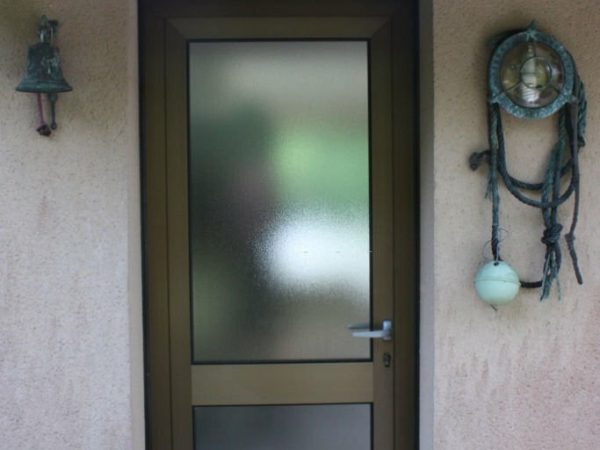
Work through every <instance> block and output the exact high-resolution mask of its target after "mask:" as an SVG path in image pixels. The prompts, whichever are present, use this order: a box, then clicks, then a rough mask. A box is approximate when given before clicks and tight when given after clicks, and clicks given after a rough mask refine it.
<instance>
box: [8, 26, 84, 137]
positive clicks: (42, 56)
mask: <svg viewBox="0 0 600 450" xmlns="http://www.w3.org/2000/svg"><path fill="white" fill-rule="evenodd" d="M57 29H58V21H56V20H48V19H47V18H46V16H42V19H41V21H40V25H39V27H38V35H39V39H40V42H38V43H37V44H35V45H32V46H30V47H29V51H28V53H27V71H26V73H25V75H24V76H23V79H22V80H21V82H20V83H19V85H18V86H17V91H19V92H32V93H35V94H37V96H38V109H39V115H40V126H39V127H38V132H39V133H40V134H42V135H45V136H49V135H50V129H48V125H47V124H46V122H45V121H44V118H43V116H44V114H43V110H42V102H41V95H42V94H46V95H47V96H48V101H49V102H50V109H51V116H52V122H51V124H50V128H52V129H53V130H54V129H56V119H55V115H56V114H55V107H56V101H57V100H58V95H57V94H58V93H60V92H69V91H71V90H73V88H72V87H71V86H70V85H69V83H67V82H66V81H65V79H64V77H63V74H62V70H61V68H60V55H59V51H58V48H57V47H55V46H53V45H52V43H53V41H54V38H55V36H56V31H57Z"/></svg>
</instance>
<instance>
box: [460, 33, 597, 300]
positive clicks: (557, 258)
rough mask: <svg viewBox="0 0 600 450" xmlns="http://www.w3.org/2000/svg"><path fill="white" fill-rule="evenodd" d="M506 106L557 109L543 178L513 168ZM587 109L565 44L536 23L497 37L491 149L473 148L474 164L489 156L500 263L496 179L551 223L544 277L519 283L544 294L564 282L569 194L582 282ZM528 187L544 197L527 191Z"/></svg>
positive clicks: (521, 110) (542, 111)
mask: <svg viewBox="0 0 600 450" xmlns="http://www.w3.org/2000/svg"><path fill="white" fill-rule="evenodd" d="M500 108H502V109H503V110H505V111H506V112H507V113H509V114H511V115H513V116H515V117H518V118H523V119H542V118H545V117H549V116H550V115H552V114H554V113H558V120H557V124H558V138H557V141H556V143H555V145H554V147H553V148H552V151H551V154H550V157H549V159H548V165H547V167H546V171H545V175H544V179H543V180H541V181H540V182H536V183H532V182H529V181H523V180H519V179H517V178H515V177H514V176H512V175H511V174H510V173H509V170H508V167H507V163H506V149H505V141H504V130H503V126H502V114H501V110H500ZM586 109H587V100H586V97H585V90H584V86H583V83H582V82H581V80H580V78H579V75H578V73H577V71H576V68H575V63H574V62H573V58H572V57H571V55H570V54H569V52H568V51H567V50H566V49H565V48H564V46H563V45H562V44H561V43H560V42H558V41H557V40H556V39H554V38H553V37H552V36H550V35H548V34H546V33H542V32H540V31H538V30H537V28H536V26H535V23H534V22H532V23H531V25H530V26H529V27H528V28H527V29H525V30H521V31H517V32H515V33H510V34H507V35H504V36H502V37H501V38H500V39H497V40H496V44H495V47H494V49H493V52H492V56H491V59H490V63H489V67H488V142H489V149H488V150H485V151H482V152H476V153H473V154H472V155H471V156H470V158H469V164H470V166H471V169H473V170H476V169H477V168H478V167H479V166H480V165H481V163H482V162H483V161H486V162H488V163H489V170H488V186H487V193H486V196H488V197H491V199H492V239H491V247H492V254H493V258H494V261H496V262H499V261H500V262H501V261H502V257H501V255H500V248H499V242H500V240H499V231H500V209H499V208H500V195H499V189H498V178H501V179H502V181H503V182H504V185H505V186H506V188H507V189H508V191H509V192H510V193H511V194H512V195H514V196H515V197H516V198H517V199H518V200H519V201H521V202H523V203H525V204H526V205H529V206H533V207H535V208H539V209H540V210H541V212H542V219H543V222H544V227H545V229H544V232H543V235H542V239H541V240H542V243H543V244H544V245H545V246H546V254H545V257H544V264H543V270H542V277H541V280H539V281H523V280H521V281H520V285H521V287H524V288H541V296H540V297H541V299H545V298H547V297H548V296H549V294H550V289H551V287H552V284H553V283H554V281H556V282H557V284H558V279H557V278H558V273H559V271H560V267H561V263H562V251H561V247H560V237H561V232H562V229H563V226H562V224H561V223H560V222H559V216H558V207H559V206H560V205H562V204H563V203H565V202H566V201H567V200H568V199H569V198H571V196H573V197H574V206H573V215H572V218H571V225H570V228H569V231H568V232H567V233H566V234H565V240H566V243H567V248H568V251H569V255H570V257H571V261H572V263H573V269H574V272H575V276H576V278H577V282H578V283H579V284H583V278H582V276H581V271H580V270H579V264H578V261H577V253H576V252H575V245H574V242H575V228H576V226H577V221H578V217H579V184H580V183H579V182H580V169H579V151H580V149H581V148H582V147H583V146H584V145H585V138H584V135H585V127H586V120H585V119H586ZM567 177H570V178H569V180H568V182H567V183H564V184H566V187H564V188H563V186H562V185H563V178H567ZM524 191H529V192H533V193H537V194H538V195H537V196H535V197H534V196H531V195H526V194H525V193H524ZM484 267H485V266H484ZM511 270H512V269H511ZM478 276H479V275H478ZM559 288H560V285H559ZM478 293H479V290H478ZM515 295H516V294H515ZM559 295H560V289H559Z"/></svg>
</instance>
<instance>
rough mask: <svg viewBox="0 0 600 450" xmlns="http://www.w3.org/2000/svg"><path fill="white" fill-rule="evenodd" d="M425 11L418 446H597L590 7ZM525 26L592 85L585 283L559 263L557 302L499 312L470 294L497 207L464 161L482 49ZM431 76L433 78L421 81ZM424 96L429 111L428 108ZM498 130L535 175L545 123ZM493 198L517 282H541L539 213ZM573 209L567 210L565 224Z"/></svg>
mask: <svg viewBox="0 0 600 450" xmlns="http://www.w3.org/2000/svg"><path fill="white" fill-rule="evenodd" d="M429 3H430V2H429ZM428 6H431V4H429V5H427V4H425V5H424V7H423V11H422V12H423V13H424V14H423V16H422V23H423V34H424V37H425V39H424V40H423V46H424V47H423V52H424V55H422V56H423V58H422V64H423V71H424V72H423V73H424V76H425V78H424V79H423V81H424V86H423V93H424V94H425V95H424V97H423V102H424V104H423V105H422V106H423V111H424V112H425V114H424V116H423V120H424V122H423V126H424V128H425V127H429V128H430V129H431V130H432V131H433V134H432V135H431V133H424V142H423V151H424V154H423V158H422V160H423V163H424V167H423V172H422V174H423V179H422V183H423V193H424V197H423V202H424V203H423V208H424V210H425V211H426V212H425V213H424V214H423V217H424V218H425V219H427V220H428V222H425V223H423V241H424V242H423V244H422V250H423V252H424V253H423V257H424V259H423V269H422V270H423V286H422V293H423V298H422V302H423V306H422V308H423V309H422V313H423V325H424V326H423V329H422V333H424V336H423V343H424V347H423V352H424V356H423V361H422V364H423V367H428V369H426V370H425V372H422V380H423V381H424V384H423V386H422V390H423V391H422V400H423V411H424V413H423V416H422V425H423V426H424V427H425V429H424V430H422V440H423V444H424V445H423V448H426V449H429V448H431V447H432V446H434V447H435V449H436V450H441V449H456V450H471V449H473V450H482V449H485V450H488V449H489V450H492V449H511V450H512V449H523V450H525V449H527V450H530V449H544V450H551V449H556V450H559V449H560V450H566V449H568V450H578V449H590V450H591V449H598V448H600V376H599V374H600V326H599V323H600V253H599V252H598V245H599V243H600V229H599V228H598V226H597V221H598V217H600V202H598V196H599V195H600V185H598V179H599V177H600V152H599V147H600V120H599V119H600V108H599V105H600V82H599V81H598V80H599V75H600V58H598V49H599V48H600V8H598V6H599V5H598V2H597V1H596V0H585V1H584V0H553V1H548V0H528V1H524V0H502V1H481V0H433V7H432V8H431V11H430V12H431V13H432V15H431V14H429V15H428V14H427V9H428ZM532 18H535V19H537V21H538V25H539V27H540V28H541V29H543V30H546V31H549V32H551V33H552V34H554V35H555V36H556V37H558V38H559V39H560V40H561V41H562V42H563V43H564V44H565V45H566V47H567V48H568V49H569V50H570V51H571V53H572V54H573V56H574V58H575V61H576V62H577V65H578V69H579V72H580V74H581V77H582V78H583V80H584V82H586V85H587V90H588V100H589V109H588V134H587V137H588V139H587V141H588V145H587V147H586V148H585V150H584V152H583V153H582V157H581V161H582V162H581V164H582V169H583V176H582V183H583V187H582V199H581V207H582V214H581V222H580V225H579V228H578V240H577V242H576V244H577V249H578V252H579V260H580V263H581V268H582V271H583V274H584V279H585V285H584V286H582V287H580V286H578V285H577V284H576V282H575V279H574V276H573V272H572V268H571V263H570V261H569V259H568V258H566V259H565V261H564V265H563V269H562V271H561V282H562V289H563V291H562V292H563V295H562V301H559V300H558V299H557V298H556V295H554V296H553V297H552V298H551V299H549V300H547V301H545V302H543V303H540V302H539V301H538V292H523V293H522V294H520V295H519V297H518V299H517V300H516V301H515V302H514V303H512V304H511V305H509V306H505V307H502V308H500V310H499V311H498V312H494V311H493V310H492V309H491V308H490V307H489V306H486V305H484V304H483V303H482V302H480V301H478V300H477V298H476V297H475V294H474V291H473V288H472V277H473V274H474V273H475V271H476V269H477V266H478V264H480V262H481V261H482V248H483V245H484V243H485V242H486V241H487V240H488V239H489V232H490V231H489V227H490V220H491V205H490V203H489V202H488V201H486V200H484V199H483V194H484V189H485V186H484V184H485V174H484V172H485V171H484V170H481V171H480V172H478V173H472V172H471V171H470V170H469V168H468V167H467V157H468V155H469V154H470V153H471V152H472V151H475V150H480V149H484V148H486V133H487V131H486V130H487V128H486V104H485V87H486V64H487V59H488V54H489V53H488V52H489V50H488V48H486V41H487V39H488V38H489V37H491V36H493V35H494V34H496V33H498V32H501V31H503V30H510V29H514V28H518V27H524V26H526V25H527V24H528V22H529V21H530V20H531V19H532ZM431 30H432V35H431V37H432V41H431V42H428V40H427V37H428V31H431ZM432 49H433V50H432ZM428 55H430V56H432V59H431V58H428ZM431 64H433V67H431ZM432 68H433V70H431V69H432ZM428 73H433V77H432V79H431V80H430V81H429V84H427V83H428V80H427V74H428ZM432 84H433V86H432ZM431 101H433V110H432V113H431V114H427V111H428V109H427V108H428V102H431ZM505 131H506V133H507V152H508V154H509V157H508V159H509V165H510V168H511V170H512V171H514V173H515V174H517V175H519V176H522V177H529V178H530V179H532V178H537V177H539V176H540V175H541V174H542V171H543V166H544V164H545V158H546V155H547V154H548V152H549V149H550V148H549V146H550V144H551V142H552V141H553V140H554V138H555V136H554V134H553V133H554V128H553V122H552V120H545V121H542V122H529V123H526V122H523V121H517V120H509V119H507V120H506V130H505ZM431 137H432V138H433V140H432V142H429V140H430V139H431ZM501 196H502V207H501V209H502V211H501V225H502V227H503V228H505V229H507V230H508V232H509V236H508V239H507V240H506V241H505V242H504V245H503V257H504V258H505V259H506V260H507V261H508V262H509V263H511V264H512V265H513V266H514V267H515V268H516V270H517V271H518V272H519V273H520V274H521V276H523V277H525V278H529V279H533V278H536V277H538V276H539V274H540V271H541V263H542V258H543V252H544V248H543V246H542V244H541V243H540V241H539V240H540V237H541V233H542V225H541V218H540V215H539V212H538V211H535V210H533V209H532V208H529V207H526V206H522V205H521V204H519V203H518V202H517V201H516V200H515V199H513V198H512V197H510V196H509V194H508V193H507V192H506V191H505V190H504V189H503V190H502V191H501ZM429 210H432V212H431V213H429V212H427V211H429ZM569 210H570V206H569V207H567V208H566V209H565V210H564V211H562V213H561V214H562V215H561V218H562V222H563V223H564V224H565V225H567V224H568V223H569V215H568V212H569ZM432 220H433V224H432V223H430V222H431V221H432ZM563 248H564V240H563ZM431 334H432V336H433V339H432V340H431V342H430V337H431V336H430V335H431ZM433 346H435V352H433V348H432V347H433ZM428 389H432V391H431V392H428V391H427V390H428ZM428 413H431V415H429V416H428ZM428 426H429V428H428V429H427V427H428Z"/></svg>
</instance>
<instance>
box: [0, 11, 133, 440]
mask: <svg viewBox="0 0 600 450" xmlns="http://www.w3.org/2000/svg"><path fill="white" fill-rule="evenodd" d="M42 14H46V15H48V16H49V17H50V18H56V19H58V20H60V22H61V27H60V30H59V34H58V44H59V46H60V48H61V55H62V58H63V69H64V74H65V77H66V78H67V79H68V81H69V82H70V83H71V84H72V86H73V87H74V91H73V92H71V93H67V94H64V95H61V96H60V98H59V102H58V123H59V129H58V130H57V132H56V133H55V135H54V136H52V137H51V138H44V137H40V136H38V135H37V133H36V132H35V127H36V121H37V115H36V110H35V101H34V97H33V96H32V95H30V94H22V93H17V92H15V90H14V88H15V86H16V85H17V83H18V82H19V80H20V78H21V75H22V73H23V70H24V68H25V57H26V51H27V45H28V44H31V43H33V42H35V31H36V27H37V21H38V19H39V17H40V16H41V15H42ZM136 14H137V13H136V2H135V1H134V0H127V1H123V0H103V1H95V0H61V1H55V2H48V1H46V0H21V1H14V0H0V448H2V449H61V450H66V449H77V450H81V449H98V450H106V449H129V448H142V447H143V437H144V430H143V386H142V379H143V373H142V344H141V342H142V340H141V336H142V334H141V324H142V314H141V294H140V278H141V277H140V222H139V205H140V196H139V163H138V154H139V144H138V134H139V133H138V118H137V116H138V102H137V32H136V27H137V25H136Z"/></svg>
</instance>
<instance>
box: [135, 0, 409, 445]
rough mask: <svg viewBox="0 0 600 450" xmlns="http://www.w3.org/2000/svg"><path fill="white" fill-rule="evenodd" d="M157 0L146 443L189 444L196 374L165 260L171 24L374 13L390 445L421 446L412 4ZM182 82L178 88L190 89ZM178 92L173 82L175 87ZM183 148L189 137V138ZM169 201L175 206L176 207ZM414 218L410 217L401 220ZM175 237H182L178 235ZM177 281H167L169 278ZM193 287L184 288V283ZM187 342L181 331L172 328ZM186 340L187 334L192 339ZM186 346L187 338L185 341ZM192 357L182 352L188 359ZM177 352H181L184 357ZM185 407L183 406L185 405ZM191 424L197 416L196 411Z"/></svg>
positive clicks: (147, 184) (147, 65)
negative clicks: (386, 67)
mask: <svg viewBox="0 0 600 450" xmlns="http://www.w3.org/2000/svg"><path fill="white" fill-rule="evenodd" d="M161 3H165V2H161V1H160V0H146V1H144V0H141V2H140V7H141V11H140V19H141V27H140V32H141V56H142V57H141V79H142V83H141V85H142V89H141V97H142V98H141V106H142V110H141V113H142V121H141V123H142V149H143V150H142V154H143V167H142V170H143V177H142V178H143V201H144V208H143V227H144V327H145V348H146V350H145V361H146V362H145V367H146V370H145V373H146V380H145V381H146V430H147V442H148V448H152V449H170V448H184V447H185V446H187V444H185V445H182V444H181V443H178V442H176V441H175V440H174V438H173V436H177V435H179V433H180V432H181V430H179V431H178V430H177V427H181V428H182V429H183V428H186V427H187V428H189V425H190V424H187V423H185V421H183V422H182V421H181V420H178V421H173V420H172V413H173V410H174V409H177V408H178V405H175V404H172V401H173V400H172V398H173V396H172V392H171V380H172V379H174V378H176V379H177V383H178V384H182V385H189V384H190V374H189V371H188V373H184V371H177V370H175V371H174V370H173V368H177V367H182V366H184V365H185V363H187V364H188V365H189V361H186V362H185V363H184V362H183V361H178V360H177V358H178V356H177V355H176V354H172V353H171V352H170V346H171V344H172V343H170V340H171V339H173V335H172V333H171V332H170V326H169V324H170V323H171V322H172V321H176V320H179V319H181V318H177V317H174V316H176V315H177V314H180V312H179V311H177V310H172V309H170V308H169V301H168V300H169V296H170V295H171V294H170V289H171V290H172V289H173V286H176V285H178V283H173V281H174V280H176V279H177V273H176V272H175V271H173V270H170V268H169V265H168V264H167V261H168V257H169V245H170V244H169V239H170V237H171V239H172V237H173V236H174V233H173V231H174V230H169V227H168V222H167V217H168V209H169V207H172V202H174V201H177V199H176V197H174V196H173V195H169V192H168V189H167V188H166V187H167V179H168V172H169V171H170V170H173V169H174V168H173V167H169V166H168V165H167V164H166V145H167V140H172V139H174V138H175V139H177V138H176V137H174V136H173V135H172V134H170V135H169V136H167V132H168V131H167V130H168V129H171V130H172V129H174V128H175V127H176V126H174V124H171V127H169V126H168V121H169V115H168V114H167V108H168V102H167V101H166V98H165V91H166V89H165V86H166V83H167V82H168V78H167V76H166V70H165V67H166V60H167V58H168V55H166V45H167V40H168V39H170V38H169V36H171V38H172V36H173V24H174V22H177V23H179V27H181V24H182V23H185V20H183V21H182V20H181V19H182V18H189V17H197V18H206V19H208V18H226V17H229V18H235V17H244V18H257V17H272V18H277V17H280V18H281V17H285V18H286V19H285V20H293V17H304V18H306V17H314V18H315V19H314V20H316V21H325V23H326V21H327V20H330V19H331V18H333V17H338V18H342V17H343V18H345V19H347V20H351V19H349V18H352V17H354V18H356V19H357V21H356V23H357V24H360V23H367V22H369V21H368V20H366V19H369V18H373V19H376V20H377V21H382V20H383V21H384V22H385V23H386V24H387V25H386V26H389V28H390V30H391V41H392V55H391V66H392V67H391V80H392V118H393V124H392V141H393V142H392V146H393V173H394V174H393V178H394V186H393V191H394V192H393V197H394V211H393V226H394V231H393V239H394V249H393V251H394V263H393V268H394V270H393V274H394V275H393V276H394V355H393V358H392V361H393V371H394V398H393V403H394V405H393V410H394V448H395V449H398V450H399V449H409V448H410V449H412V448H417V446H418V442H417V441H418V426H417V423H418V345H417V339H418V338H417V335H418V296H417V293H418V288H417V286H418V284H417V281H418V280H417V277H418V267H419V266H418V255H417V248H418V240H417V230H418V227H417V226H418V222H417V221H418V214H417V212H418V210H417V205H418V202H417V190H416V183H417V181H418V180H417V175H416V174H417V173H418V172H417V170H416V168H417V157H416V155H417V152H416V142H417V141H416V131H415V130H416V129H417V116H416V114H417V108H416V100H417V98H416V92H417V88H416V87H417V85H416V81H417V80H416V35H417V27H416V23H417V19H416V4H415V3H416V2H412V1H410V2H397V1H379V0H356V1H352V2H347V1H346V2H344V1H340V0H327V1H325V0H322V1H321V2H317V3H315V4H312V3H309V2H305V4H302V2H300V1H291V0H288V1H283V0H279V1H276V0H259V1H253V2H246V3H252V5H250V6H249V5H248V4H240V2H235V1H228V0H221V1H212V0H211V1H203V2H201V4H191V2H189V1H188V2H184V1H171V2H169V3H168V4H161ZM185 86H186V84H185V83H181V84H180V86H179V89H181V88H183V89H185ZM173 88H174V89H178V88H177V87H174V86H171V89H173ZM183 145H185V143H183ZM170 203H171V205H170ZM406 217H408V218H410V219H409V220H406V219H403V218H406ZM175 235H176V234H175ZM170 281H171V282H170ZM185 289H187V286H186V287H185ZM176 336H178V337H177V339H186V335H185V333H184V334H182V333H178V334H176ZM187 339H188V341H189V336H187ZM183 344H185V345H189V342H185V343H183ZM186 356H188V355H184V356H183V357H186ZM179 358H181V356H179ZM179 407H181V406H179ZM189 421H191V414H190V418H189Z"/></svg>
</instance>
